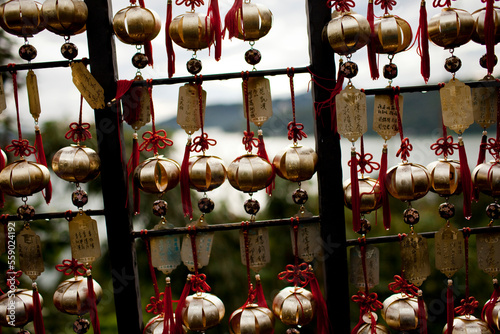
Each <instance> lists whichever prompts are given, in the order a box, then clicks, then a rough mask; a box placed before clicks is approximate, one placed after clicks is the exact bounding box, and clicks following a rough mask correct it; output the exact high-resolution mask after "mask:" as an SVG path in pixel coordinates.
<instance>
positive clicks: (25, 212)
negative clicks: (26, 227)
mask: <svg viewBox="0 0 500 334" xmlns="http://www.w3.org/2000/svg"><path fill="white" fill-rule="evenodd" d="M17 216H18V217H19V219H22V220H24V221H28V220H30V219H32V218H33V217H34V216H35V208H34V207H33V206H31V205H28V204H23V205H21V206H20V207H18V208H17Z"/></svg>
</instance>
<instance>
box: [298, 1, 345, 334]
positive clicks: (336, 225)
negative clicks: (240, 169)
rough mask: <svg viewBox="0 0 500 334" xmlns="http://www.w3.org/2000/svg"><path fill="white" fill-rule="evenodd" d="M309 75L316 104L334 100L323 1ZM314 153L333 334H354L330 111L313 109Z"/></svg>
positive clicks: (312, 29)
mask: <svg viewBox="0 0 500 334" xmlns="http://www.w3.org/2000/svg"><path fill="white" fill-rule="evenodd" d="M306 10H307V19H308V28H309V30H308V33H309V55H310V60H311V67H310V69H311V72H312V73H313V75H315V76H314V80H315V81H316V82H317V83H318V84H313V89H312V98H313V103H314V104H315V106H316V103H318V102H324V101H326V100H328V99H330V91H329V90H332V89H333V88H334V86H335V55H334V52H333V50H332V48H331V47H330V45H329V44H328V42H323V41H322V37H321V35H322V30H323V27H324V26H325V25H326V24H327V23H328V22H329V21H330V19H331V10H330V9H329V8H328V7H327V6H326V1H325V0H307V2H306ZM314 109H315V111H314V112H315V113H316V115H315V136H316V152H317V154H318V169H317V171H318V172H317V178H318V195H319V215H320V218H321V234H322V238H323V252H324V262H323V263H324V272H325V289H326V303H327V306H328V315H329V318H330V322H331V323H332V324H333V325H334V329H335V333H350V312H349V300H350V298H349V282H348V271H347V270H348V267H347V249H346V229H345V218H344V193H343V190H342V159H341V151H340V137H339V134H338V133H337V132H336V129H332V125H331V124H332V122H331V114H332V111H331V109H330V107H329V106H324V107H323V108H321V109H319V110H317V108H316V107H315V108H314Z"/></svg>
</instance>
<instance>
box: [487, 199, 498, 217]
mask: <svg viewBox="0 0 500 334" xmlns="http://www.w3.org/2000/svg"><path fill="white" fill-rule="evenodd" d="M486 215H487V216H488V217H489V218H490V219H498V218H500V204H498V203H496V202H493V203H490V204H488V206H487V207H486Z"/></svg>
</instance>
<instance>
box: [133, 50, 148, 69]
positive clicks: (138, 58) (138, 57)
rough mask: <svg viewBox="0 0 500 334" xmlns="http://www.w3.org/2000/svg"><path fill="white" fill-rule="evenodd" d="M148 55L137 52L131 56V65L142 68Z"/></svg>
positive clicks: (146, 62)
mask: <svg viewBox="0 0 500 334" xmlns="http://www.w3.org/2000/svg"><path fill="white" fill-rule="evenodd" d="M148 62H149V59H148V56H146V55H145V54H144V53H140V52H137V53H136V54H135V55H134V56H133V57H132V65H134V67H135V68H139V69H141V68H144V67H146V66H148Z"/></svg>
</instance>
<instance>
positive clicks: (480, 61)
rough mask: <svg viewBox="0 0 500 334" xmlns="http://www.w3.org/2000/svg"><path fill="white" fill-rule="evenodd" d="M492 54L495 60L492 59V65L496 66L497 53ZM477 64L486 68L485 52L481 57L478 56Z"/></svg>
mask: <svg viewBox="0 0 500 334" xmlns="http://www.w3.org/2000/svg"><path fill="white" fill-rule="evenodd" d="M494 56H495V60H494V61H493V65H494V66H496V64H497V62H498V58H497V55H494ZM479 65H481V67H482V68H488V64H487V60H486V55H485V54H484V55H483V56H482V57H481V58H479Z"/></svg>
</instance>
